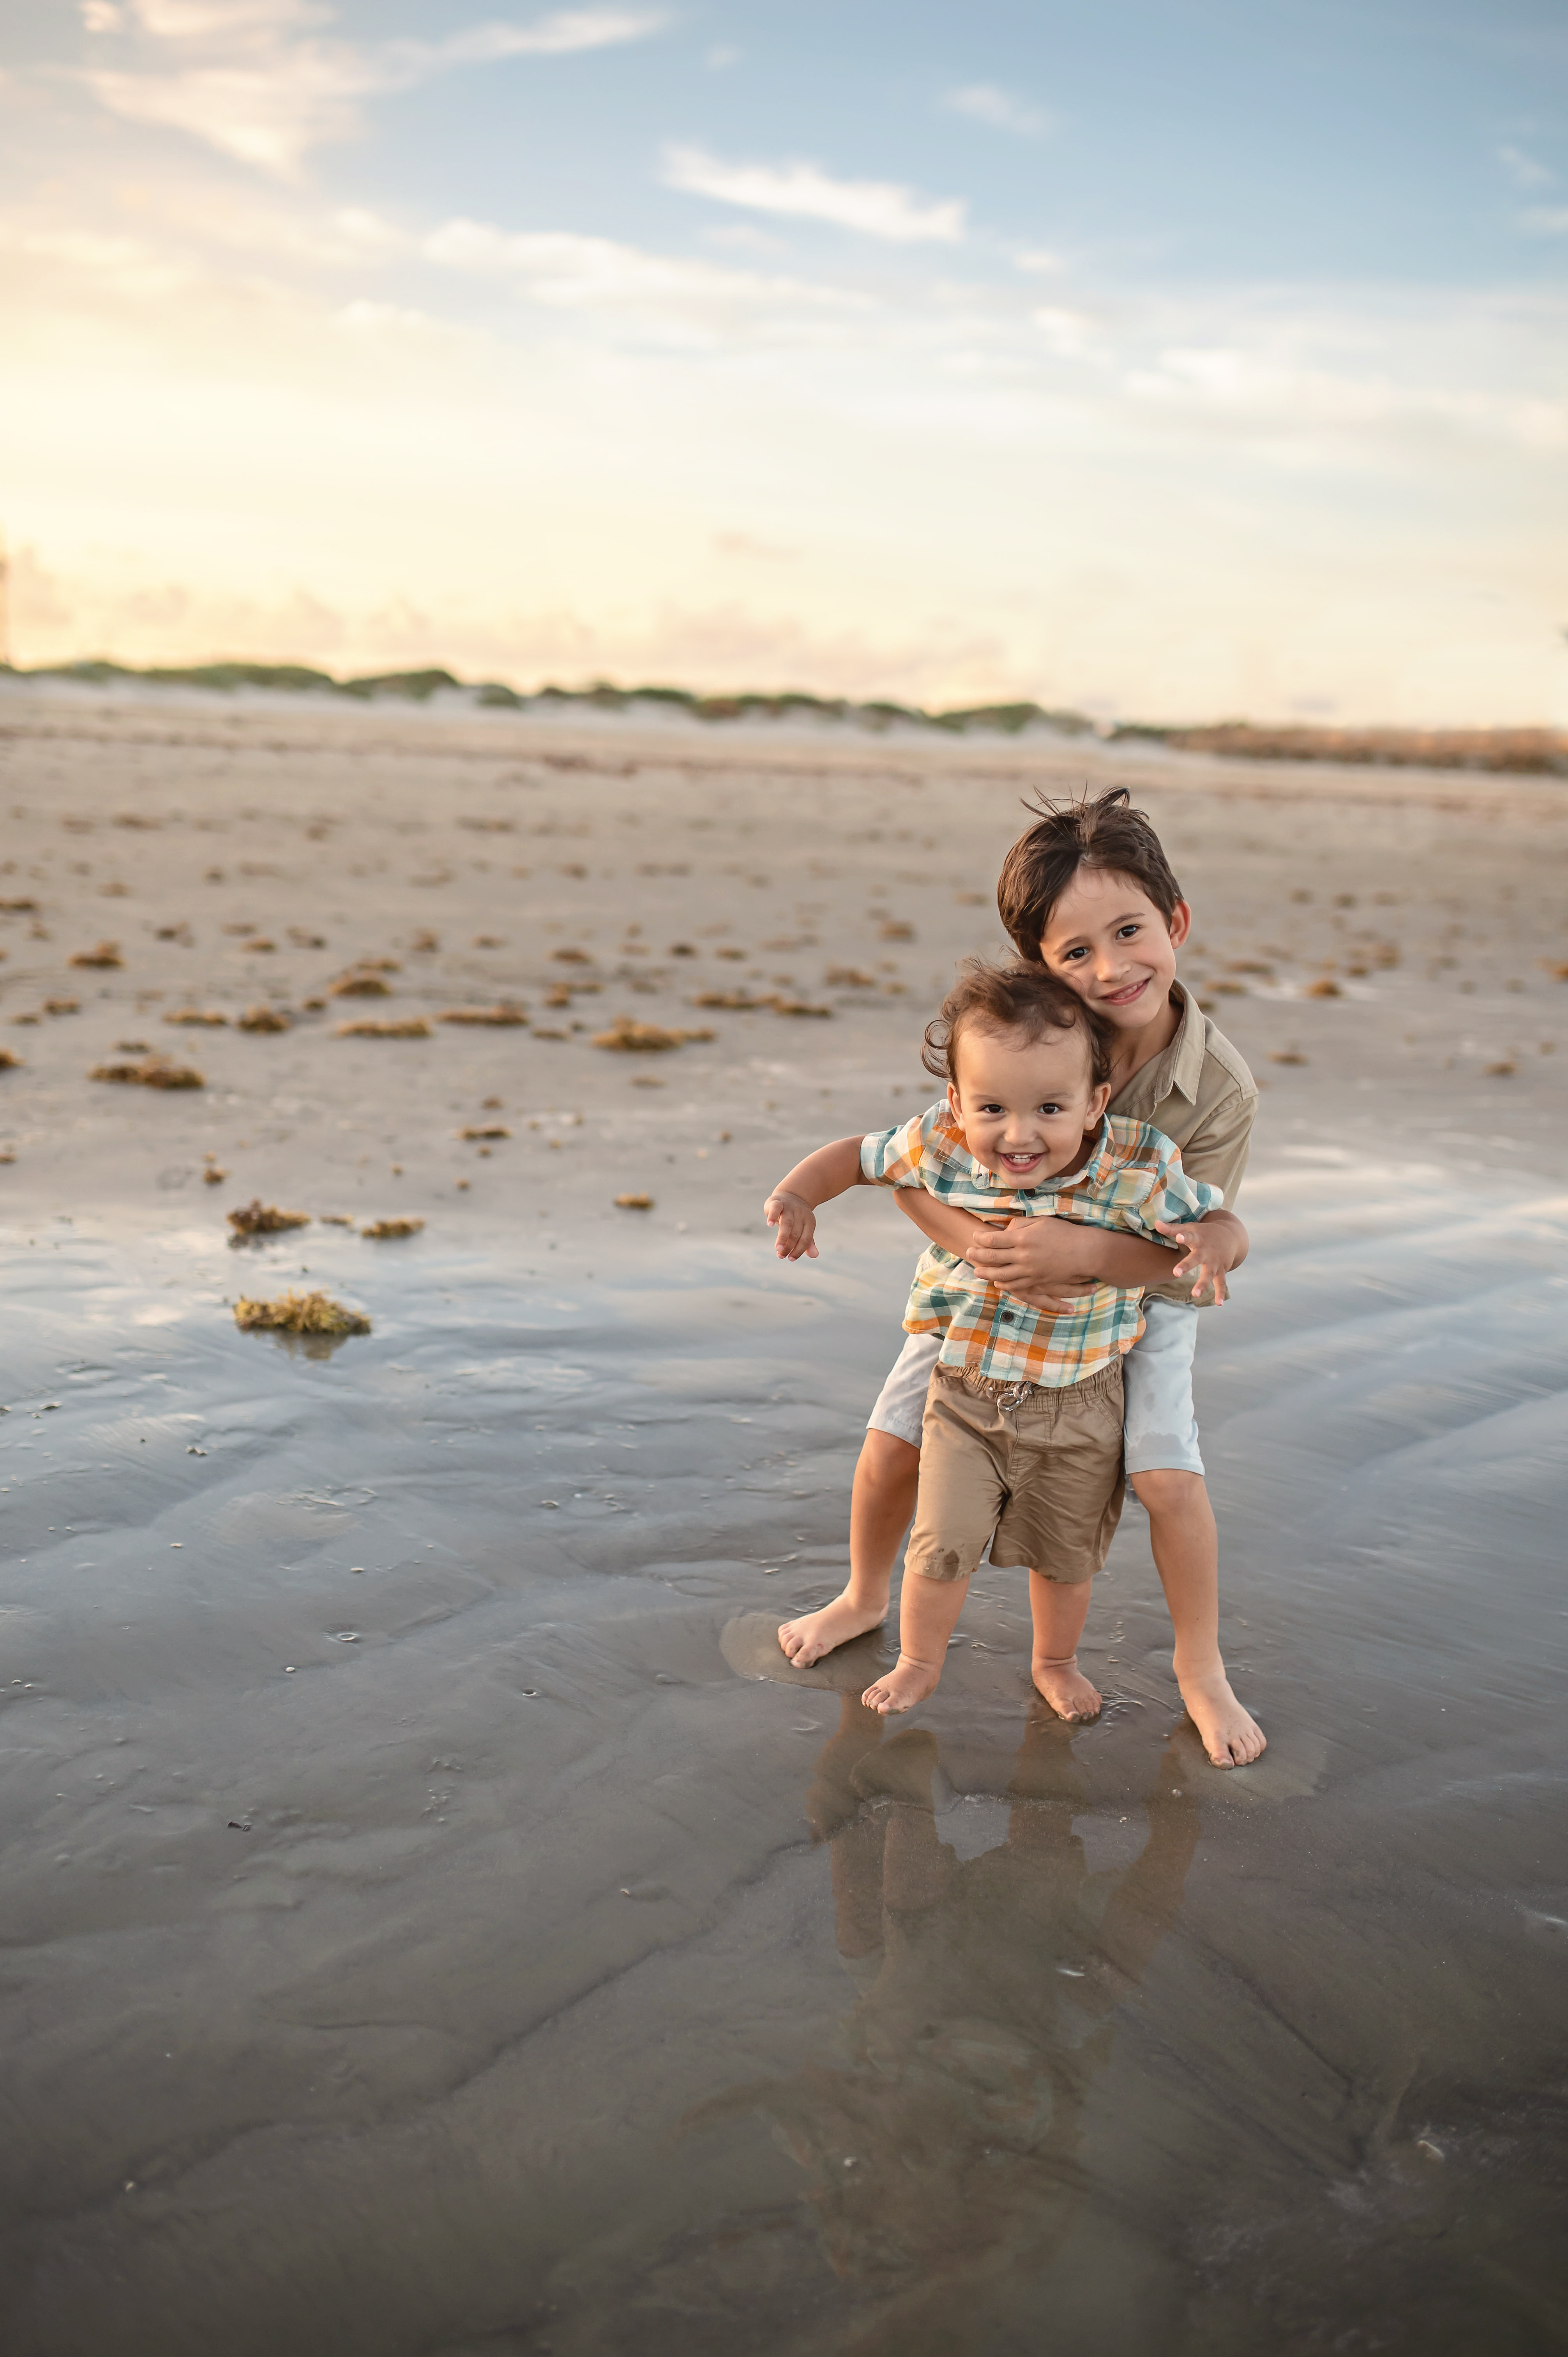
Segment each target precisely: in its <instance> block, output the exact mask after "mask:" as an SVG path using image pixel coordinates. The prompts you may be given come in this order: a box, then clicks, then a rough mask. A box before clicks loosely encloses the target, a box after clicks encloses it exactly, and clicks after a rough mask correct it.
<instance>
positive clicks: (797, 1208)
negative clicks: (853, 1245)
mask: <svg viewBox="0 0 1568 2357" xmlns="http://www.w3.org/2000/svg"><path fill="white" fill-rule="evenodd" d="M762 1216H763V1218H764V1219H765V1220H766V1221H767V1222H768V1226H769V1227H770V1228H777V1229H778V1231H779V1233H778V1235H777V1236H776V1237H775V1238H774V1241H773V1249H774V1251H775V1252H776V1253H777V1254H778V1255H779V1259H780V1260H799V1259H800V1256H801V1254H804V1255H805V1257H806V1258H807V1259H808V1260H815V1259H816V1258H817V1246H816V1234H817V1215H816V1213H815V1211H812V1209H811V1205H810V1203H808V1202H807V1200H806V1199H805V1197H804V1196H803V1195H791V1194H790V1193H789V1191H788V1190H787V1189H785V1188H782V1187H776V1188H775V1189H774V1190H773V1192H772V1194H771V1195H769V1197H768V1200H767V1202H766V1203H764V1205H763V1206H762Z"/></svg>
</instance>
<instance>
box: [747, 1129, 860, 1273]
mask: <svg viewBox="0 0 1568 2357" xmlns="http://www.w3.org/2000/svg"><path fill="white" fill-rule="evenodd" d="M870 1184H871V1181H870V1179H867V1178H866V1177H865V1174H864V1173H863V1171H862V1169H861V1167H860V1140H859V1138H858V1137H837V1138H835V1139H834V1140H833V1142H832V1145H831V1146H818V1148H817V1150H816V1152H815V1153H814V1154H808V1155H807V1157H806V1158H805V1160H804V1162H797V1163H796V1165H795V1168H793V1170H791V1171H789V1173H788V1175H787V1176H786V1177H785V1178H783V1179H780V1180H779V1184H778V1186H777V1187H775V1189H773V1192H772V1193H771V1195H769V1197H768V1200H767V1202H766V1203H764V1205H763V1206H762V1216H763V1218H764V1219H765V1220H766V1221H767V1222H768V1226H769V1227H770V1228H777V1229H778V1231H779V1233H778V1235H777V1237H776V1238H775V1240H774V1246H773V1249H774V1250H775V1252H776V1253H777V1254H778V1255H779V1259H780V1260H799V1259H800V1257H801V1255H802V1254H804V1255H805V1257H806V1258H807V1259H808V1260H815V1259H816V1257H817V1245H816V1234H817V1206H818V1204H819V1203H831V1202H832V1199H833V1197H834V1196H835V1195H844V1194H847V1193H848V1191H849V1189H851V1188H852V1187H869V1186H870Z"/></svg>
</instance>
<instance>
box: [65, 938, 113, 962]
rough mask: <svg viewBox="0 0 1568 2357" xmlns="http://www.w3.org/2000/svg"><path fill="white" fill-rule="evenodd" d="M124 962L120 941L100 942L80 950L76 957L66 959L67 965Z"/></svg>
mask: <svg viewBox="0 0 1568 2357" xmlns="http://www.w3.org/2000/svg"><path fill="white" fill-rule="evenodd" d="M66 963H67V965H86V966H112V965H122V964H124V959H123V958H122V957H121V955H120V944H119V942H98V943H97V945H96V946H95V947H94V948H92V949H90V950H78V951H77V952H76V954H75V956H74V957H69V958H67V960H66Z"/></svg>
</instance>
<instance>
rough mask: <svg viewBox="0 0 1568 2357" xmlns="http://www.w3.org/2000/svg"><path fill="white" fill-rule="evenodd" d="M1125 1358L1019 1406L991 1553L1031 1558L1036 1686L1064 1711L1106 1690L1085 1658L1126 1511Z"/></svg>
mask: <svg viewBox="0 0 1568 2357" xmlns="http://www.w3.org/2000/svg"><path fill="white" fill-rule="evenodd" d="M1015 1429H1016V1434H1017V1444H1016V1451H1015V1458H1014V1472H1015V1487H1014V1491H1013V1495H1012V1497H1011V1498H1010V1499H1009V1500H1008V1501H1007V1506H1006V1509H1005V1511H1004V1513H1003V1516H1002V1520H1001V1523H1000V1524H999V1525H998V1527H997V1532H996V1536H995V1537H994V1538H993V1541H992V1543H991V1560H992V1561H993V1563H1027V1564H1031V1565H1033V1566H1036V1568H1034V1569H1033V1570H1031V1572H1030V1574H1029V1617H1030V1620H1032V1622H1033V1624H1034V1632H1035V1641H1034V1649H1033V1660H1032V1662H1031V1664H1030V1674H1031V1676H1032V1678H1033V1680H1034V1684H1035V1690H1036V1693H1037V1694H1038V1695H1040V1697H1041V1699H1042V1700H1043V1701H1045V1702H1047V1703H1049V1705H1050V1706H1051V1708H1052V1709H1053V1710H1054V1711H1055V1712H1056V1714H1057V1717H1058V1718H1065V1719H1069V1720H1071V1721H1078V1720H1082V1719H1087V1718H1093V1717H1096V1716H1097V1715H1098V1713H1099V1711H1100V1708H1101V1696H1100V1695H1099V1693H1098V1692H1097V1691H1096V1689H1095V1688H1094V1687H1093V1686H1092V1685H1091V1684H1090V1682H1089V1680H1088V1679H1087V1678H1086V1677H1085V1676H1084V1675H1083V1674H1082V1672H1081V1671H1080V1670H1079V1666H1078V1659H1077V1656H1078V1641H1079V1637H1080V1636H1081V1635H1082V1633H1083V1624H1084V1621H1085V1620H1086V1619H1087V1617H1088V1613H1089V1598H1090V1590H1091V1588H1092V1587H1093V1585H1094V1575H1095V1573H1096V1572H1097V1571H1099V1570H1101V1568H1102V1566H1103V1565H1104V1562H1105V1558H1106V1555H1108V1554H1109V1552H1110V1549H1111V1542H1112V1539H1113V1538H1114V1537H1115V1535H1116V1525H1117V1523H1118V1522H1119V1521H1120V1520H1121V1516H1122V1494H1123V1482H1122V1367H1121V1363H1120V1361H1117V1362H1116V1363H1114V1364H1112V1365H1111V1366H1109V1367H1102V1368H1101V1370H1100V1371H1099V1372H1098V1373H1096V1374H1093V1375H1089V1376H1087V1377H1085V1379H1084V1380H1083V1382H1081V1383H1070V1384H1068V1385H1065V1386H1064V1387H1063V1388H1062V1389H1061V1390H1060V1391H1051V1392H1046V1393H1043V1394H1036V1395H1035V1397H1034V1398H1033V1399H1032V1400H1030V1401H1029V1402H1028V1403H1027V1404H1026V1405H1022V1406H1020V1407H1019V1408H1018V1409H1017V1410H1016V1411H1015Z"/></svg>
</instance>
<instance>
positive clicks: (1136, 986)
mask: <svg viewBox="0 0 1568 2357" xmlns="http://www.w3.org/2000/svg"><path fill="white" fill-rule="evenodd" d="M1191 922H1192V911H1191V909H1189V908H1188V907H1187V902H1186V901H1185V900H1178V901H1177V903H1176V909H1175V912H1174V914H1173V915H1172V916H1171V918H1170V919H1169V920H1168V921H1167V920H1166V919H1165V918H1164V917H1162V916H1161V914H1160V912H1159V910H1158V909H1156V908H1155V904H1154V902H1153V901H1152V900H1151V899H1150V898H1149V896H1148V894H1147V893H1146V892H1145V891H1144V889H1143V888H1142V886H1141V885H1138V884H1134V883H1133V880H1132V878H1131V877H1127V876H1119V875H1116V874H1115V873H1113V872H1112V870H1110V869H1107V868H1095V867H1080V868H1079V871H1078V873H1077V875H1076V876H1075V877H1073V879H1072V882H1071V883H1070V884H1069V886H1068V888H1067V890H1066V891H1065V892H1064V893H1063V894H1062V896H1061V899H1059V900H1058V902H1057V904H1056V907H1055V908H1054V909H1052V910H1051V914H1050V922H1049V923H1048V924H1047V928H1046V932H1045V937H1044V939H1043V940H1042V941H1041V943H1040V963H1042V964H1043V965H1048V966H1049V968H1050V970H1051V972H1052V973H1053V974H1059V975H1060V976H1061V978H1062V980H1063V981H1064V982H1065V983H1069V984H1070V985H1071V987H1072V988H1073V989H1074V990H1076V991H1077V993H1078V995H1079V997H1080V998H1084V999H1087V1000H1088V1002H1089V1004H1090V1006H1092V1007H1095V1008H1096V1009H1097V1010H1098V1011H1099V1012H1100V1013H1101V1015H1103V1016H1105V1017H1108V1018H1109V1020H1110V1021H1111V1022H1112V1023H1114V1024H1115V1026H1116V1028H1117V1029H1118V1030H1119V1031H1138V1030H1141V1029H1142V1028H1143V1027H1144V1024H1145V1023H1153V1022H1155V1021H1156V1020H1157V1018H1158V1017H1160V1015H1162V1014H1163V1013H1164V1011H1165V1006H1167V1005H1168V1003H1169V1000H1170V989H1171V984H1172V982H1173V981H1174V979H1175V977H1176V952H1177V950H1178V949H1179V948H1180V947H1181V944H1182V942H1185V941H1186V939H1187V929H1188V927H1189V926H1190V924H1191Z"/></svg>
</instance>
